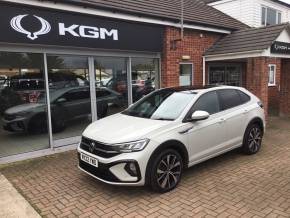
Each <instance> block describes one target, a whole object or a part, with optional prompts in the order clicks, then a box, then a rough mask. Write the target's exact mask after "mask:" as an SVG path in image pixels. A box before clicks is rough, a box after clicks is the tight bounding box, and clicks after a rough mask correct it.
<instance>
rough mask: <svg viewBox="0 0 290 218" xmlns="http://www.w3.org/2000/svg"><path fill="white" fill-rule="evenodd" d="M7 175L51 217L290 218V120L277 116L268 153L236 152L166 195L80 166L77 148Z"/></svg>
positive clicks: (193, 172) (189, 175)
mask: <svg viewBox="0 0 290 218" xmlns="http://www.w3.org/2000/svg"><path fill="white" fill-rule="evenodd" d="M1 172H2V173H3V174H4V175H5V176H6V177H7V178H8V179H9V181H10V182H12V184H13V185H14V186H15V187H16V188H17V190H18V191H19V192H20V193H22V195H23V196H24V197H25V198H26V199H27V200H28V201H29V202H30V203H31V205H32V206H33V207H34V208H35V209H36V210H37V211H38V212H39V213H40V215H41V216H43V217H169V216H170V217H206V218H211V217H286V218H289V217H290V120H288V121H286V120H279V119H273V118H271V126H270V128H269V129H268V131H267V134H266V136H265V140H264V144H263V148H262V150H261V152H260V153H259V154H257V155H255V156H245V155H242V154H240V153H239V152H238V151H233V152H230V153H227V154H225V155H222V156H220V157H217V158H215V159H212V160H209V161H207V162H205V163H202V164H199V165H197V166H195V167H193V168H190V169H189V170H187V171H186V172H185V174H184V175H183V179H182V181H181V184H180V185H179V186H178V188H177V189H176V190H174V191H172V192H170V193H166V194H163V195H160V194H156V193H152V192H151V191H149V190H148V189H146V188H142V187H141V188H132V187H114V186H110V185H106V184H103V183H100V182H98V181H96V180H95V179H93V178H91V177H89V176H87V175H86V174H84V173H82V172H80V171H79V170H78V169H77V158H76V153H75V152H67V153H62V154H58V155H55V156H50V157H46V158H40V159H35V160H32V161H26V162H22V163H20V164H19V163H18V164H13V165H10V166H7V167H5V168H4V169H2V170H1Z"/></svg>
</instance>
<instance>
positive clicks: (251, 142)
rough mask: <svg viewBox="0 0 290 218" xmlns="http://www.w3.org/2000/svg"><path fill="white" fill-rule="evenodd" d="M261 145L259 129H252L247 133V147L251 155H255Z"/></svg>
mask: <svg viewBox="0 0 290 218" xmlns="http://www.w3.org/2000/svg"><path fill="white" fill-rule="evenodd" d="M261 143H262V132H261V130H260V128H259V127H256V126H255V127H253V128H252V129H251V131H250V133H249V138H248V146H249V150H250V152H251V153H257V152H258V151H259V149H260V147H261Z"/></svg>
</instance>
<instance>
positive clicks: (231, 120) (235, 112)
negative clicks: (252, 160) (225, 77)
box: [217, 89, 250, 148]
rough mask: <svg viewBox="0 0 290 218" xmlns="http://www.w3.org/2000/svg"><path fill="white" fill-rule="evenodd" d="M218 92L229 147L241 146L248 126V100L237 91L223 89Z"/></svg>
mask: <svg viewBox="0 0 290 218" xmlns="http://www.w3.org/2000/svg"><path fill="white" fill-rule="evenodd" d="M217 92H218V96H219V100H220V105H221V110H222V113H223V114H224V119H225V123H226V132H227V147H229V148H230V147H233V146H239V145H241V144H242V141H243V136H244V133H245V129H246V126H247V120H248V118H247V115H248V109H247V105H246V102H247V98H246V96H243V97H244V98H242V96H241V93H240V91H239V90H236V89H222V90H218V91H217ZM249 99H250V98H249Z"/></svg>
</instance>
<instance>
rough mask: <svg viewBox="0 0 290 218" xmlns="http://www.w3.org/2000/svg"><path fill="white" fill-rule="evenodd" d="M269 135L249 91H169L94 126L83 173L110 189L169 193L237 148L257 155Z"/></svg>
mask: <svg viewBox="0 0 290 218" xmlns="http://www.w3.org/2000/svg"><path fill="white" fill-rule="evenodd" d="M264 131H265V117H264V109H263V105H262V103H261V102H260V100H259V99H258V98H257V97H255V96H254V95H253V94H251V93H250V92H248V91H247V90H246V89H244V88H238V87H230V86H222V87H211V88H203V89H194V88H165V89H160V90H157V91H155V92H153V93H151V94H149V95H147V96H146V97H144V98H142V99H141V100H139V101H138V102H136V103H135V104H133V105H132V106H130V107H129V108H128V109H126V110H125V111H123V112H121V113H119V114H115V115H112V116H109V117H107V118H104V119H101V120H98V121H96V122H94V123H92V124H91V125H89V126H88V127H87V129H86V130H85V131H84V133H83V136H82V141H81V143H80V145H79V147H78V154H79V168H80V169H81V170H82V171H84V172H86V173H88V174H89V175H91V176H93V177H94V178H96V179H99V180H101V181H103V182H106V183H109V184H114V185H131V186H142V185H145V184H146V185H150V186H151V187H152V189H153V190H155V191H158V192H167V191H170V190H172V189H174V188H175V187H176V186H177V184H178V183H179V181H180V179H181V175H182V172H183V170H184V169H185V168H188V167H191V166H193V165H195V164H197V163H200V162H202V161H205V160H207V159H210V158H212V157H215V156H217V155H220V154H222V153H225V152H227V151H229V150H232V149H235V148H238V147H241V148H242V151H243V152H244V153H246V154H255V153H257V152H258V151H259V149H260V147H261V142H262V137H263V133H264Z"/></svg>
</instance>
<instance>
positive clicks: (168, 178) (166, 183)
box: [149, 149, 183, 193]
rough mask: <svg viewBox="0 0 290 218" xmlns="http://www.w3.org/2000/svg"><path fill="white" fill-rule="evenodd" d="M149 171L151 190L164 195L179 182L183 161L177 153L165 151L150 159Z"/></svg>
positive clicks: (169, 150)
mask: <svg viewBox="0 0 290 218" xmlns="http://www.w3.org/2000/svg"><path fill="white" fill-rule="evenodd" d="M149 170H150V186H151V188H152V190H153V191H156V192H160V193H165V192H168V191H171V190H172V189H174V188H175V187H176V186H177V185H178V183H179V182H180V179H181V175H182V170H183V161H182V158H181V156H180V154H179V153H178V152H177V151H175V150H173V149H167V150H164V151H162V152H160V153H159V154H158V155H157V156H156V157H155V158H154V159H152V163H151V164H150V165H149Z"/></svg>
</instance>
